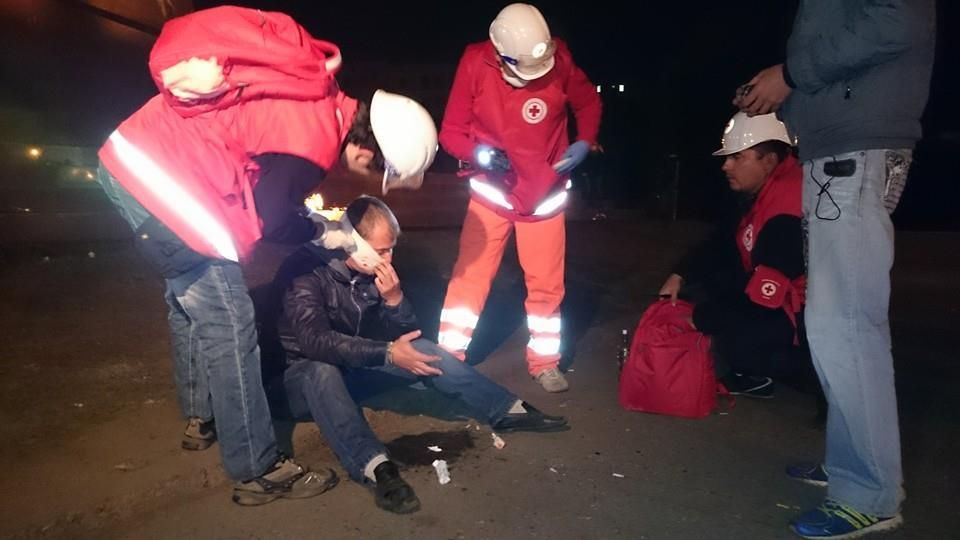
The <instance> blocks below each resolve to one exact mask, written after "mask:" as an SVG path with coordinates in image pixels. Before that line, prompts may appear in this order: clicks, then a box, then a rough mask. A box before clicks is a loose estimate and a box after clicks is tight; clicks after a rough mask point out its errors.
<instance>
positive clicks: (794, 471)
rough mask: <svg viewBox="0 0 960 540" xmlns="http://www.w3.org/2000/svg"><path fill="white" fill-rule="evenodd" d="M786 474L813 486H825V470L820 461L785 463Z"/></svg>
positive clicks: (826, 480)
mask: <svg viewBox="0 0 960 540" xmlns="http://www.w3.org/2000/svg"><path fill="white" fill-rule="evenodd" d="M786 471H787V476H789V477H790V478H793V479H794V480H799V481H801V482H803V483H805V484H810V485H813V486H820V487H826V486H827V482H828V479H827V470H826V469H824V468H823V464H821V463H796V464H794V465H787V468H786Z"/></svg>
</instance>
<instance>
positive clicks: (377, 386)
mask: <svg viewBox="0 0 960 540" xmlns="http://www.w3.org/2000/svg"><path fill="white" fill-rule="evenodd" d="M413 346H414V347H415V348H416V349H417V350H418V351H420V352H423V353H425V354H431V355H437V356H439V357H440V361H439V362H434V363H433V364H431V365H433V366H434V367H437V368H439V369H440V370H441V371H443V375H438V376H436V377H418V376H417V375H414V374H412V373H410V372H409V371H406V370H403V369H400V368H397V367H394V366H383V367H375V368H340V367H338V366H335V365H333V364H327V363H325V362H313V361H308V360H304V361H301V362H298V363H296V364H294V365H292V366H290V367H289V368H287V370H286V372H284V376H283V385H282V386H283V390H284V391H285V394H286V396H285V397H286V404H287V406H288V407H289V411H288V412H289V414H291V415H292V416H293V417H294V418H298V419H300V418H313V420H314V421H315V422H316V423H317V425H318V426H319V427H320V430H321V431H322V432H323V436H324V437H325V438H326V439H327V442H328V443H329V444H330V446H331V447H332V448H333V451H334V453H336V454H337V457H338V458H339V459H340V463H341V464H342V465H343V467H344V468H345V469H346V470H347V473H348V474H349V475H350V478H352V479H354V480H355V481H357V482H362V481H363V469H364V467H366V465H367V463H369V462H370V460H371V459H373V458H374V457H375V456H377V455H379V454H386V453H387V451H386V448H385V447H384V446H383V443H381V442H380V441H379V440H378V439H377V437H376V435H374V433H373V431H372V430H371V429H370V426H369V425H368V424H367V421H366V419H365V418H364V416H363V411H362V410H361V408H360V407H359V406H358V405H357V403H358V402H362V401H363V400H364V399H367V398H370V397H372V396H374V395H376V394H378V393H381V392H384V391H386V390H389V389H392V388H397V387H401V386H409V385H411V384H414V383H416V382H418V381H422V382H424V383H426V384H427V385H429V386H431V387H433V388H435V389H436V390H438V391H440V392H442V393H444V394H447V395H450V396H455V397H458V398H459V399H461V400H462V401H463V402H464V403H465V404H466V405H467V406H468V407H469V408H470V410H471V411H472V412H473V414H475V415H476V417H477V419H478V420H483V421H486V422H489V423H491V424H493V423H495V422H497V421H498V420H500V419H501V418H502V417H503V416H504V415H505V414H507V411H509V410H510V407H511V406H512V405H513V404H514V402H516V400H517V397H516V396H515V395H513V394H512V393H510V391H508V390H507V389H506V388H503V387H502V386H500V385H499V384H497V383H495V382H493V381H491V380H490V379H488V378H487V377H485V376H484V375H482V374H481V373H480V372H478V371H476V370H475V369H474V368H473V367H472V366H470V365H468V364H466V363H464V362H461V361H459V360H457V359H456V358H454V357H453V356H451V355H450V354H449V353H447V352H446V351H444V350H443V349H441V348H440V347H439V346H438V345H437V344H435V343H433V342H431V341H428V340H425V339H418V340H416V341H414V342H413ZM275 386H279V385H275Z"/></svg>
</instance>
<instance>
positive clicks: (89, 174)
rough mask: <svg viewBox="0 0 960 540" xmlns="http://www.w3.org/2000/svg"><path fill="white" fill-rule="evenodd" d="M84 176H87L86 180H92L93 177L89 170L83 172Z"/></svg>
mask: <svg viewBox="0 0 960 540" xmlns="http://www.w3.org/2000/svg"><path fill="white" fill-rule="evenodd" d="M84 176H86V177H87V180H93V178H94V176H93V173H92V172H90V171H87V174H85V175H84Z"/></svg>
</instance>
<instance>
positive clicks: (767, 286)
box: [760, 279, 779, 298]
mask: <svg viewBox="0 0 960 540" xmlns="http://www.w3.org/2000/svg"><path fill="white" fill-rule="evenodd" d="M778 288H779V284H778V283H777V282H776V281H772V280H769V279H765V280H763V283H762V284H761V285H760V294H762V295H763V296H764V298H772V297H773V296H774V295H775V294H777V289H778Z"/></svg>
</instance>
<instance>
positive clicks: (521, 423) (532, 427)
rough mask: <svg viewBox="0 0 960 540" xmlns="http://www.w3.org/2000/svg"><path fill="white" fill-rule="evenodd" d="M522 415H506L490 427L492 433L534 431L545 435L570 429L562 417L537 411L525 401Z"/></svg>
mask: <svg viewBox="0 0 960 540" xmlns="http://www.w3.org/2000/svg"><path fill="white" fill-rule="evenodd" d="M523 408H524V409H526V411H527V412H524V413H513V414H511V413H507V414H505V415H504V416H503V418H501V419H500V420H497V422H496V423H495V424H493V425H492V426H491V427H492V428H493V430H494V431H499V432H502V433H509V432H511V431H534V432H537V433H546V432H550V431H566V430H568V429H570V426H568V425H567V419H566V418H564V417H562V416H551V415H549V414H544V413H542V412H540V411H539V410H537V408H536V407H534V406H533V405H530V404H529V403H527V402H526V401H524V402H523Z"/></svg>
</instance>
